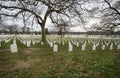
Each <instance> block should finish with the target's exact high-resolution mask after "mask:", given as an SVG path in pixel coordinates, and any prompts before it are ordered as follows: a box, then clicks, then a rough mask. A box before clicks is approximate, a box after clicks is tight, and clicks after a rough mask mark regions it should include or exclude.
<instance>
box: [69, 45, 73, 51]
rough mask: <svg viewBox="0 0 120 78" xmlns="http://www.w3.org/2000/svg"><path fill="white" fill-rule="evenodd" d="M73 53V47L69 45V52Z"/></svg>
mask: <svg viewBox="0 0 120 78" xmlns="http://www.w3.org/2000/svg"><path fill="white" fill-rule="evenodd" d="M71 51H73V46H72V45H71V44H70V45H69V52H71Z"/></svg>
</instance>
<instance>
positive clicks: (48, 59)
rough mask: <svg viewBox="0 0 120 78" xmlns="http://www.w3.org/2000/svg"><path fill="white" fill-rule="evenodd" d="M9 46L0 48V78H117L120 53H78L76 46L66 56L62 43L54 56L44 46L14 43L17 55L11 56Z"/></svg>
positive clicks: (107, 51)
mask: <svg viewBox="0 0 120 78" xmlns="http://www.w3.org/2000/svg"><path fill="white" fill-rule="evenodd" d="M11 43H12V41H11V42H9V43H4V42H2V47H1V48H0V78H120V50H116V49H114V50H111V51H110V50H108V49H107V50H105V51H101V50H100V47H98V50H97V51H92V50H91V47H92V46H91V44H88V45H87V47H86V48H87V50H86V51H81V44H80V46H79V47H76V46H73V47H74V49H73V52H68V44H67V43H66V44H65V45H62V44H58V47H59V51H58V52H57V53H54V52H53V49H52V48H50V46H49V45H48V44H46V45H40V43H38V44H36V45H35V46H33V45H32V46H31V47H29V48H27V47H26V46H24V45H23V44H21V43H20V42H19V41H18V40H17V45H18V48H19V52H18V53H13V54H11V53H10V50H9V46H10V44H11ZM6 49H8V50H7V51H1V50H6Z"/></svg>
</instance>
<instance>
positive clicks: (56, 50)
mask: <svg viewBox="0 0 120 78" xmlns="http://www.w3.org/2000/svg"><path fill="white" fill-rule="evenodd" d="M53 51H54V52H58V45H57V44H54V47H53Z"/></svg>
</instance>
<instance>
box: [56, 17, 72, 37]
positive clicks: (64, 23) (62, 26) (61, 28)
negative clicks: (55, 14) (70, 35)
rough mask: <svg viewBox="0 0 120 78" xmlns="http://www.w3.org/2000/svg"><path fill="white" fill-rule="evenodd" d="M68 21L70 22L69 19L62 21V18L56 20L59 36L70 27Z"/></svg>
mask: <svg viewBox="0 0 120 78" xmlns="http://www.w3.org/2000/svg"><path fill="white" fill-rule="evenodd" d="M69 23H70V22H69V21H64V20H63V19H60V20H58V21H56V28H57V31H58V35H60V36H61V38H63V37H64V35H65V33H66V32H68V31H69V29H70V27H71V26H70V24H69Z"/></svg>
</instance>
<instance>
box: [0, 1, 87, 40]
mask: <svg viewBox="0 0 120 78" xmlns="http://www.w3.org/2000/svg"><path fill="white" fill-rule="evenodd" d="M85 1H87V0H82V1H79V0H16V1H12V0H11V1H10V0H9V1H3V0H2V1H0V9H1V14H0V15H6V16H12V17H17V16H18V15H20V14H21V13H24V12H26V13H27V14H28V15H29V16H28V18H32V21H33V22H37V23H38V24H39V25H40V27H41V30H42V41H43V42H46V36H45V24H46V21H47V18H48V17H49V16H50V17H51V20H52V21H53V22H54V19H53V16H54V18H55V17H57V14H59V15H61V16H62V17H66V18H69V19H71V17H75V16H76V15H79V18H80V16H81V14H80V12H81V9H82V7H81V5H82V4H83V3H84V2H85ZM8 4H9V5H8ZM2 8H4V9H6V10H5V11H8V12H10V13H5V12H3V9H2Z"/></svg>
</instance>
